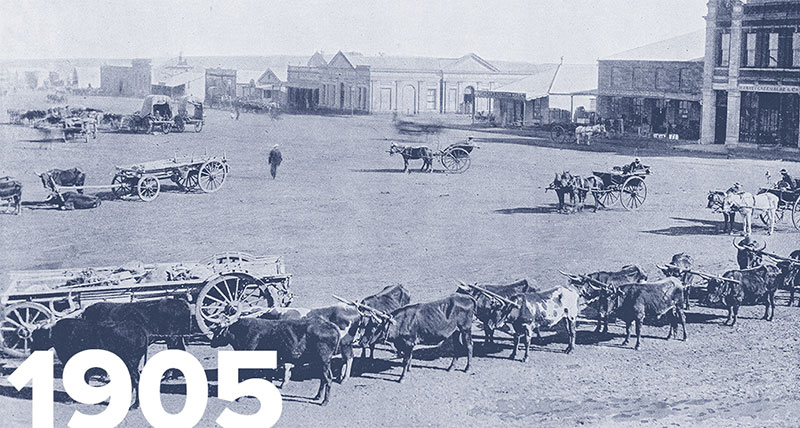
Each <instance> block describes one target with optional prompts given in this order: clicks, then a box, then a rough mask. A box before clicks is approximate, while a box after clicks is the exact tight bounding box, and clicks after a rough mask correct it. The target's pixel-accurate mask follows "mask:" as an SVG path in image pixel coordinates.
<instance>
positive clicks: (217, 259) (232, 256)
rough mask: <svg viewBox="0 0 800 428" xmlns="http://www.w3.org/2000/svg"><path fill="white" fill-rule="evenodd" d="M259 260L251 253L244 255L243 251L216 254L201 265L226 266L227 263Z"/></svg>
mask: <svg viewBox="0 0 800 428" xmlns="http://www.w3.org/2000/svg"><path fill="white" fill-rule="evenodd" d="M257 258H258V257H256V256H254V255H252V254H249V253H243V252H241V251H230V252H227V253H219V254H214V255H213V256H211V257H207V258H205V259H203V260H201V261H200V263H202V264H207V265H214V264H219V265H224V264H227V263H237V262H243V263H247V262H250V261H253V260H255V259H257Z"/></svg>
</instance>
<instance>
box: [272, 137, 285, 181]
mask: <svg viewBox="0 0 800 428" xmlns="http://www.w3.org/2000/svg"><path fill="white" fill-rule="evenodd" d="M282 161H283V156H281V151H280V150H278V145H277V144H275V145H274V146H272V150H270V151H269V173H270V175H272V179H273V180H274V179H275V174H277V172H278V165H280V164H281V162H282Z"/></svg>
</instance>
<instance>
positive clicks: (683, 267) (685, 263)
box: [659, 253, 695, 309]
mask: <svg viewBox="0 0 800 428" xmlns="http://www.w3.org/2000/svg"><path fill="white" fill-rule="evenodd" d="M693 264H694V259H693V258H692V256H690V255H688V254H686V253H678V254H675V255H673V256H672V260H671V261H670V264H669V265H667V266H659V269H661V272H663V273H664V276H667V277H672V278H678V279H680V280H681V282H682V283H683V287H684V295H683V309H689V297H690V295H691V287H692V284H693V283H694V281H695V274H693V273H691V272H690V270H691V269H692V265H693Z"/></svg>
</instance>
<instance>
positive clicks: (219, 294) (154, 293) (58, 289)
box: [0, 252, 293, 357]
mask: <svg viewBox="0 0 800 428" xmlns="http://www.w3.org/2000/svg"><path fill="white" fill-rule="evenodd" d="M8 277H9V284H8V287H7V288H6V289H5V292H4V293H3V294H2V295H0V307H1V308H2V320H0V349H1V350H2V352H3V353H4V354H6V355H8V356H11V357H26V356H28V355H29V354H30V352H31V341H32V339H31V337H32V333H33V331H34V330H35V329H37V328H40V327H43V326H47V325H49V324H51V323H52V322H55V321H57V320H59V319H61V318H73V317H77V316H80V314H81V313H82V312H83V310H84V309H86V308H87V307H89V306H90V305H92V304H94V303H97V302H118V303H127V302H140V301H148V300H157V299H162V298H165V297H185V298H187V300H188V301H189V302H190V303H191V304H192V306H193V307H192V319H193V321H192V327H191V330H192V336H195V337H197V338H199V339H202V338H203V337H210V336H211V332H212V330H213V328H214V327H215V326H216V325H218V324H219V323H220V322H222V321H223V320H224V319H227V318H230V317H246V316H255V315H258V314H259V313H261V312H263V310H265V309H267V308H270V307H274V306H284V307H285V306H288V305H289V304H290V303H291V301H292V297H293V295H292V293H291V291H290V290H289V285H290V281H291V275H290V274H287V273H286V271H285V268H284V265H283V258H282V257H280V256H264V257H257V256H253V255H251V254H247V253H242V252H228V253H222V254H217V255H214V256H212V257H209V258H207V259H204V260H201V261H199V262H192V263H183V262H181V263H156V264H144V263H141V262H130V263H126V264H124V265H120V266H107V267H90V268H74V269H50V270H33V271H12V272H10V273H9V275H8Z"/></svg>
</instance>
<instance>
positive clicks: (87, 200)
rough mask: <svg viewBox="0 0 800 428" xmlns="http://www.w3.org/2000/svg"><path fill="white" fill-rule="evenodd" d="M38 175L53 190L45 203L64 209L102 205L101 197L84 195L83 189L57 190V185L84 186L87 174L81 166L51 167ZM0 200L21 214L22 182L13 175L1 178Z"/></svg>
mask: <svg viewBox="0 0 800 428" xmlns="http://www.w3.org/2000/svg"><path fill="white" fill-rule="evenodd" d="M36 175H38V176H39V178H40V179H41V180H42V185H43V186H44V188H45V189H49V190H50V192H51V194H50V196H49V197H48V198H47V199H46V200H45V201H44V202H43V204H45V205H56V206H57V207H58V208H60V209H63V210H71V209H87V208H97V207H98V206H100V203H101V201H100V198H98V197H96V196H90V195H84V194H83V190H81V189H78V190H77V192H72V191H69V192H58V191H56V186H77V187H80V186H83V185H84V184H85V182H86V174H85V173H84V172H83V171H81V170H80V169H79V168H71V169H51V170H49V171H45V172H42V173H38V172H37V173H36ZM0 201H4V202H5V204H6V207H7V208H11V209H12V212H13V213H14V214H19V213H20V212H21V206H22V183H21V182H19V181H18V180H15V179H13V178H12V177H2V178H0ZM7 211H8V209H7Z"/></svg>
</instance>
